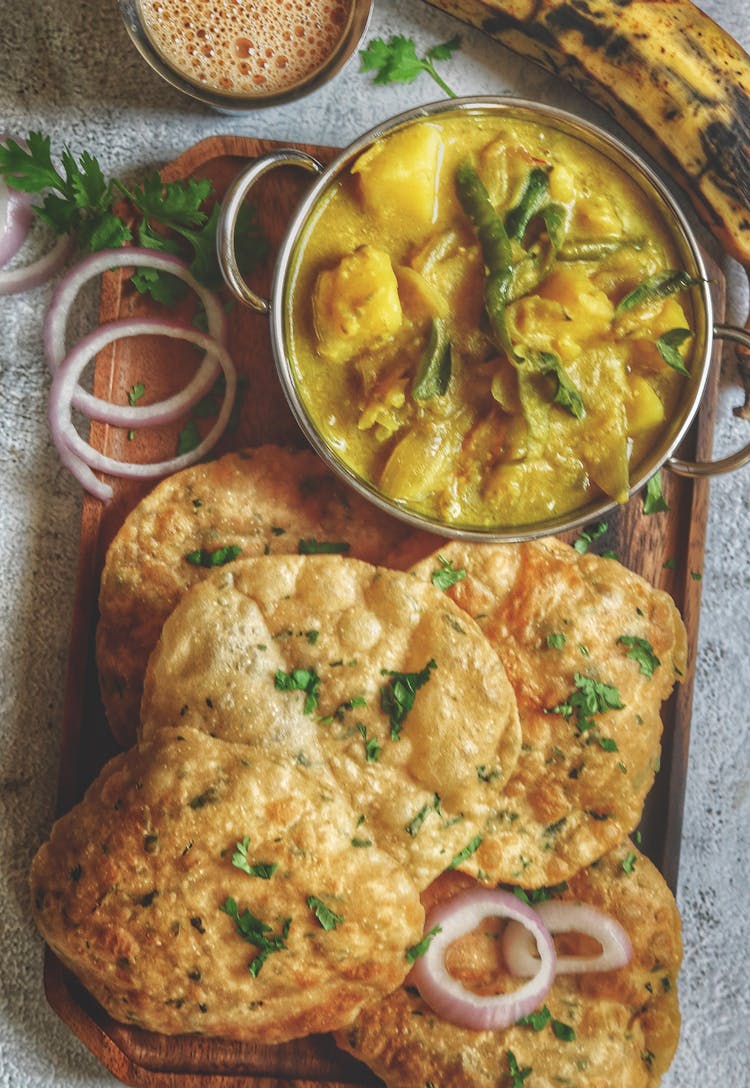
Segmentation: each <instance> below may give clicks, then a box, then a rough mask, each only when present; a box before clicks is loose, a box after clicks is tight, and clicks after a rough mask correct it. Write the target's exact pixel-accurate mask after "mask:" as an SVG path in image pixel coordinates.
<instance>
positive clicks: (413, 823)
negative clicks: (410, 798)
mask: <svg viewBox="0 0 750 1088" xmlns="http://www.w3.org/2000/svg"><path fill="white" fill-rule="evenodd" d="M430 811H435V812H440V798H439V797H438V795H437V794H435V796H434V798H433V800H432V804H429V805H422V807H421V808H420V810H419V812H418V813H417V815H416V816H414V817H413V819H411V820H409V822H408V824H407V825H406V826H405V828H404V830H405V831H406V833H407V835H411V836H412V837H413V836H414V835H416V834H417V832H418V831H419V829H420V827H421V826H422V824H423V823H424V821H425V817H426V816H427V814H428V813H429V812H430Z"/></svg>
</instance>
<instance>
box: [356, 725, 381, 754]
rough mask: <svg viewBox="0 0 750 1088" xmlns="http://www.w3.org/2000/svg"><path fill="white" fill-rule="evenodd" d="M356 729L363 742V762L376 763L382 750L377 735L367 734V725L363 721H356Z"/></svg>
mask: <svg viewBox="0 0 750 1088" xmlns="http://www.w3.org/2000/svg"><path fill="white" fill-rule="evenodd" d="M357 729H358V730H359V732H360V734H361V736H362V740H363V741H364V744H365V763H377V761H378V758H379V756H380V753H381V751H382V749H381V747H380V743H379V741H378V739H377V737H368V736H367V726H366V725H365V723H364V722H357Z"/></svg>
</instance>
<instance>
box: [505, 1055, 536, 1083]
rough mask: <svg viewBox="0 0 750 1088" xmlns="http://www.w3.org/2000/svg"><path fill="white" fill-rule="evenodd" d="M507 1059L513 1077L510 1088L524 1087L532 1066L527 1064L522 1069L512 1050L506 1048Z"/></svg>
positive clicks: (509, 1071)
mask: <svg viewBox="0 0 750 1088" xmlns="http://www.w3.org/2000/svg"><path fill="white" fill-rule="evenodd" d="M505 1060H506V1061H507V1063H508V1073H509V1074H510V1078H511V1079H510V1084H509V1086H508V1088H524V1084H523V1082H524V1081H525V1080H526V1078H527V1077H528V1076H530V1074H531V1066H530V1065H527V1066H525V1067H524V1068H523V1069H521V1067H520V1066H519V1064H518V1062H517V1061H516V1056H515V1054H514V1053H513V1051H512V1050H506V1052H505Z"/></svg>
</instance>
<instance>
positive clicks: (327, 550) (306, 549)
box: [297, 536, 351, 555]
mask: <svg viewBox="0 0 750 1088" xmlns="http://www.w3.org/2000/svg"><path fill="white" fill-rule="evenodd" d="M350 548H351V544H349V543H348V542H347V541H346V540H316V539H315V537H314V536H310V537H307V538H306V539H304V540H300V542H299V545H298V546H297V551H298V552H299V554H300V555H345V554H346V552H348V551H349V549H350Z"/></svg>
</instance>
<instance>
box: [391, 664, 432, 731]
mask: <svg viewBox="0 0 750 1088" xmlns="http://www.w3.org/2000/svg"><path fill="white" fill-rule="evenodd" d="M436 668H437V664H436V662H435V660H434V658H431V659H430V660H429V661H428V662H427V664H426V665H425V667H424V668H423V669H421V670H420V671H419V672H395V671H392V670H390V669H383V670H382V671H383V673H384V675H386V676H390V678H391V679H390V680H389V681H388V683H387V684H384V685H383V686H382V687H381V689H380V706H381V708H382V709H383V711H384V712H385V713H386V714H387V715H388V718H389V721H390V723H391V740H398V739H399V737H400V735H401V729H402V727H403V724H404V720H405V718H406V715H407V714H408V713H409V711H410V710H411V708H412V707H413V706H414V699H415V697H416V693H417V692H418V691H419V689H420V688H421V687H423V686H424V685H425V684H426V683H427V681H428V680H429V679H430V672H431V671H432V670H433V669H436Z"/></svg>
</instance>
